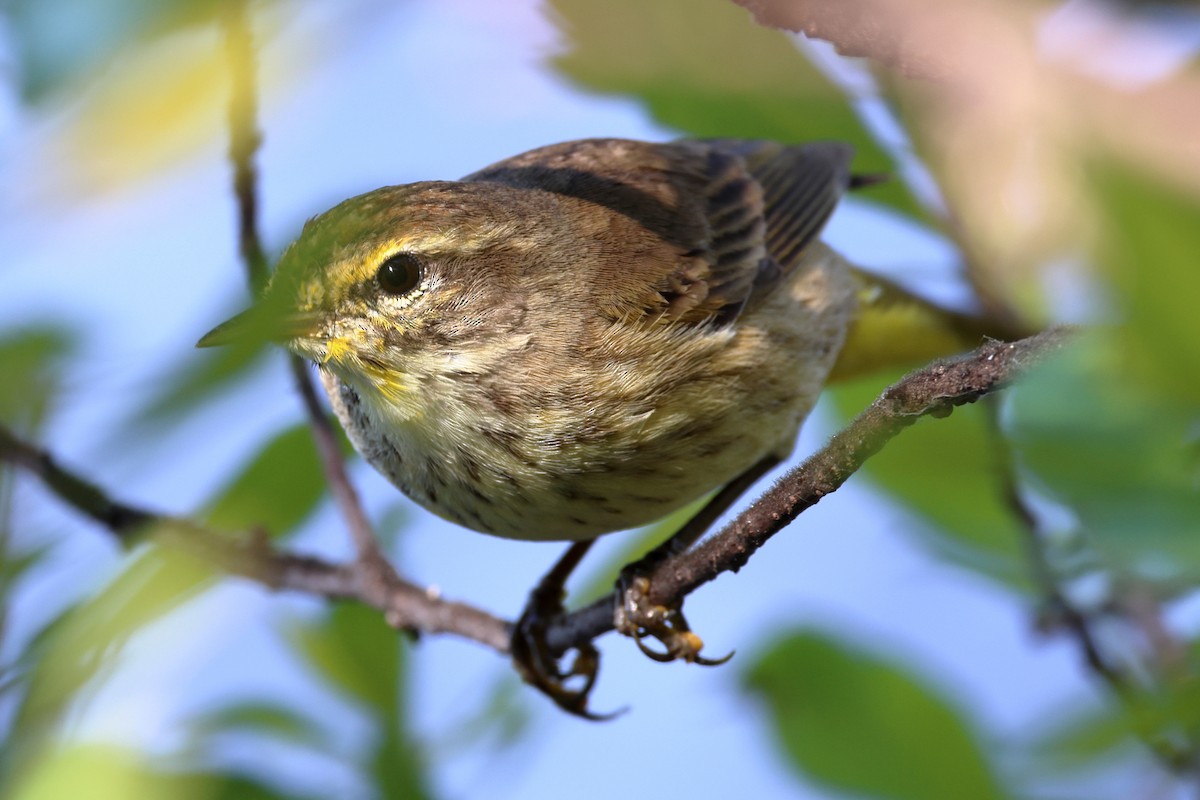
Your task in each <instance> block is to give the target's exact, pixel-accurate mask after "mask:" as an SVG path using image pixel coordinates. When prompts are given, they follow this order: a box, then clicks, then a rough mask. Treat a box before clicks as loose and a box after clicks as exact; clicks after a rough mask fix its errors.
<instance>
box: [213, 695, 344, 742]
mask: <svg viewBox="0 0 1200 800" xmlns="http://www.w3.org/2000/svg"><path fill="white" fill-rule="evenodd" d="M192 730H193V732H194V733H195V734H196V735H197V736H199V737H209V736H213V735H218V734H224V733H231V732H238V733H247V732H248V733H255V734H259V735H262V736H267V737H269V738H272V739H276V740H279V741H285V742H291V743H293V744H301V745H307V746H310V747H314V748H317V749H325V748H326V747H327V746H328V744H329V743H328V741H327V740H326V737H325V732H324V731H323V730H322V729H321V726H320V725H319V724H317V722H316V721H314V720H312V719H310V718H308V717H306V716H304V715H303V714H301V713H299V712H298V711H296V710H295V709H292V708H288V707H287V706H281V705H278V704H275V703H269V702H259V701H252V702H246V703H237V704H235V705H230V706H225V707H224V708H218V709H214V710H212V711H208V712H206V713H204V714H203V715H201V716H199V717H197V718H196V719H195V720H194V721H193V722H192Z"/></svg>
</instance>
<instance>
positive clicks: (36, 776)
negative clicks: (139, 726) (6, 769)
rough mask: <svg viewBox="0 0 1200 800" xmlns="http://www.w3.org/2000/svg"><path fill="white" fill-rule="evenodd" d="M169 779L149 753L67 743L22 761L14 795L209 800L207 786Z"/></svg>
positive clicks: (22, 799) (24, 798)
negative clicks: (149, 759)
mask: <svg viewBox="0 0 1200 800" xmlns="http://www.w3.org/2000/svg"><path fill="white" fill-rule="evenodd" d="M168 783H170V781H169V780H167V779H165V778H164V776H162V775H160V774H156V773H155V772H153V771H152V770H151V769H150V768H149V767H148V765H147V763H146V761H145V756H142V755H141V754H139V753H136V752H134V751H133V750H128V749H124V748H119V747H113V746H107V745H66V746H63V747H57V748H54V749H52V750H50V751H49V752H47V753H45V754H44V755H43V756H42V757H41V758H39V759H37V760H36V761H34V762H32V763H27V764H24V765H22V775H21V777H20V778H19V779H18V780H17V781H16V788H15V791H14V792H13V793H12V794H11V795H9V796H10V797H12V798H13V800H62V799H63V798H66V797H86V798H88V800H138V799H139V798H153V797H171V798H172V800H204V798H205V793H204V792H203V791H199V790H200V789H201V787H199V786H195V785H193V786H192V787H190V788H191V789H192V790H191V791H185V790H183V789H184V787H182V786H170V787H169V788H170V789H171V791H170V793H167V792H166V790H167V789H168Z"/></svg>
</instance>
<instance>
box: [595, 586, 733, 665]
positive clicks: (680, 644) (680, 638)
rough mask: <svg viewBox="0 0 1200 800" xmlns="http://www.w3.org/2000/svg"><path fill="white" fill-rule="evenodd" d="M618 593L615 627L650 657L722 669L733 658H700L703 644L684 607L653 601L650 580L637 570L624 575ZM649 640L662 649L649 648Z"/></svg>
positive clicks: (728, 656) (729, 655) (731, 656)
mask: <svg viewBox="0 0 1200 800" xmlns="http://www.w3.org/2000/svg"><path fill="white" fill-rule="evenodd" d="M617 593H618V595H619V598H620V602H619V604H618V605H617V610H616V615H615V617H614V620H613V621H614V623H615V625H616V628H617V630H618V631H619V632H621V633H623V634H625V635H626V636H628V637H630V638H632V639H633V640H634V642H636V643H637V646H638V649H639V650H641V651H642V652H643V653H644V654H646V656H647V657H649V658H652V659H653V660H655V661H660V662H663V663H666V662H668V661H679V660H683V661H686V662H688V663H689V664H700V665H701V666H705V667H715V666H719V665H721V664H724V663H725V662H726V661H728V660H729V659H731V658H733V653H732V652H731V653H729V654H728V655H726V656H724V657H722V658H707V657H705V656H702V655H700V651H701V650H702V649H703V648H704V641H703V640H702V639H701V638H700V637H699V636H697V635H696V634H695V632H693V631H692V629H691V628H690V627H688V623H687V619H686V618H685V617H684V616H683V607H682V605H681V604H677V605H673V606H664V605H658V604H656V603H653V602H651V600H650V579H649V578H647V577H646V576H644V575H639V574H637V573H636V572H634V571H628V572H623V573H621V577H620V579H619V580H618V581H617ZM646 639H657V640H658V642H659V643H660V644H661V645H662V646H663V649H662V650H661V651H660V650H657V649H654V648H652V647H650V646H648V645H647V644H646Z"/></svg>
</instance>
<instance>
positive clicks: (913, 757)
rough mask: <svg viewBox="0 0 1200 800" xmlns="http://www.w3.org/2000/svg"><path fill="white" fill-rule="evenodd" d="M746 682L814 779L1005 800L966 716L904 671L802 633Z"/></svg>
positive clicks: (888, 792)
mask: <svg viewBox="0 0 1200 800" xmlns="http://www.w3.org/2000/svg"><path fill="white" fill-rule="evenodd" d="M745 684H746V686H747V688H748V689H750V690H751V691H753V692H754V693H755V694H757V695H759V696H760V697H761V698H762V700H763V701H765V702H766V703H767V706H768V708H769V710H770V712H771V715H772V720H773V722H774V731H775V734H776V736H777V737H778V740H779V743H780V744H781V745H782V747H783V750H784V752H785V754H786V755H787V756H788V758H789V759H790V761H791V763H792V765H793V766H794V767H796V768H797V769H798V770H800V771H801V772H802V773H803V774H804V776H805V777H806V778H808V779H809V780H812V781H815V782H817V783H820V784H822V785H824V786H826V787H829V788H831V789H834V790H836V791H840V792H845V793H847V794H853V795H855V796H865V797H872V798H889V799H891V798H894V799H895V800H941V798H945V800H962V799H963V798H968V797H969V798H972V800H989V798H1001V797H1005V796H1006V794H1005V792H1004V791H1003V790H1002V788H1001V786H1000V785H999V784H998V782H997V780H996V778H995V776H994V774H993V771H992V768H991V766H990V765H989V764H988V761H987V759H986V758H985V756H984V753H983V751H982V750H981V748H980V746H979V744H978V742H977V741H976V737H975V734H974V733H973V731H972V730H971V728H970V726H969V725H968V724H967V722H966V721H965V720H964V719H963V717H962V715H961V713H960V712H959V711H958V710H957V709H955V708H954V706H953V704H951V703H950V702H948V701H947V700H945V699H944V698H942V697H940V696H939V695H938V693H937V692H935V691H933V690H932V689H931V688H929V687H928V686H927V685H926V684H925V683H924V682H923V681H922V680H919V679H918V678H916V677H914V676H913V675H911V674H909V672H908V671H907V670H906V669H904V668H902V667H900V666H899V665H897V664H894V663H889V662H888V661H885V660H883V659H881V658H879V657H877V656H873V655H869V654H867V653H865V652H861V651H859V650H856V649H853V648H851V647H849V646H847V645H845V644H843V643H841V642H838V641H836V640H834V639H832V638H830V637H827V636H825V635H823V634H820V633H815V632H794V633H791V634H789V635H787V636H784V637H783V638H781V639H779V640H777V641H776V642H775V643H774V644H773V645H772V646H771V647H770V649H769V650H768V651H767V652H766V653H764V654H762V655H761V656H760V657H759V658H757V659H756V660H755V661H754V662H753V663H752V664H751V665H750V667H749V670H748V671H747V673H746V675H745Z"/></svg>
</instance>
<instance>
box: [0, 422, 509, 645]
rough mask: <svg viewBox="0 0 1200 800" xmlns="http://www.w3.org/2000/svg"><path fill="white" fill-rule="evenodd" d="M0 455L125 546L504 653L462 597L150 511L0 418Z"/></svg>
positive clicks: (500, 623)
mask: <svg viewBox="0 0 1200 800" xmlns="http://www.w3.org/2000/svg"><path fill="white" fill-rule="evenodd" d="M0 462H7V463H10V464H12V465H14V466H16V467H19V468H21V469H23V470H25V471H27V472H29V473H30V474H32V475H35V476H37V477H38V478H40V479H41V480H42V482H43V483H44V484H45V485H46V487H47V488H48V489H50V491H52V492H53V493H54V494H55V495H56V496H57V497H58V498H59V499H60V500H62V501H63V502H64V503H66V504H67V505H68V506H70V507H71V508H73V509H75V510H76V511H78V512H79V513H81V514H82V515H83V516H85V517H87V518H88V519H91V520H92V521H94V522H97V523H99V524H100V525H101V526H103V527H104V528H105V529H106V530H108V531H109V532H110V533H112V534H113V535H114V537H116V539H117V540H118V541H119V542H121V544H123V545H125V546H130V545H132V544H134V543H136V542H138V541H140V540H142V539H143V538H149V539H152V540H153V541H156V542H158V543H160V544H162V545H164V546H170V547H177V548H179V549H181V550H184V551H186V552H189V553H192V554H194V555H197V556H199V557H202V558H204V559H206V560H207V561H209V562H210V563H212V564H214V565H215V566H217V567H218V568H220V569H221V570H224V571H225V572H228V573H230V574H232V575H238V576H241V577H244V578H249V579H251V580H254V581H257V582H258V583H261V584H263V585H265V586H267V587H269V588H272V589H276V590H291V591H297V592H303V593H305V594H311V595H316V596H319V597H325V598H329V599H334V600H357V601H360V602H363V603H366V604H367V605H370V606H373V607H375V608H377V609H379V610H380V611H382V612H383V613H384V614H385V616H386V617H387V619H388V622H389V623H391V624H392V625H394V626H395V627H397V628H405V629H409V630H414V631H420V632H423V633H453V634H456V635H458V636H461V637H463V638H466V639H470V640H472V641H475V642H478V643H480V644H483V645H486V646H487V647H490V648H492V649H493V650H496V651H497V652H500V653H507V652H508V641H509V636H510V634H511V629H510V625H509V623H508V622H506V621H505V620H502V619H500V618H498V617H495V616H493V615H491V614H488V613H487V612H486V611H483V610H481V609H479V608H475V607H474V606H470V605H467V604H465V603H459V602H454V601H450V600H445V599H443V598H441V597H439V596H438V595H437V593H435V592H431V591H429V590H427V589H424V588H422V587H420V586H417V585H415V584H413V583H410V582H408V581H403V580H400V579H398V578H396V579H394V580H391V581H389V582H387V584H386V585H385V586H384V587H383V588H382V589H380V588H378V587H371V586H368V585H364V577H365V576H364V574H363V570H362V569H361V565H360V564H358V563H351V564H336V563H333V562H329V561H325V560H323V559H319V558H315V557H312V556H307V555H303V554H299V553H292V552H287V551H279V550H276V549H274V548H273V546H272V545H271V543H270V542H269V541H268V540H267V539H266V538H265V537H264V536H263V535H262V534H261V532H249V533H245V534H243V535H239V536H231V535H229V534H228V533H225V532H222V531H216V530H213V529H211V528H208V527H206V526H204V525H201V524H199V523H196V522H193V521H191V520H187V519H181V518H178V517H171V516H167V515H163V514H157V513H155V512H153V511H149V510H147V509H144V508H138V507H137V506H134V505H131V504H129V503H124V502H121V501H119V500H116V499H114V498H112V497H111V496H109V495H108V494H107V493H106V492H105V491H104V490H103V489H101V488H100V487H98V486H96V485H95V484H93V483H91V482H90V481H88V480H86V479H84V478H82V477H81V476H79V475H77V474H75V473H73V472H71V471H70V470H67V469H65V468H63V467H62V466H60V465H59V464H58V462H57V461H56V460H55V459H54V457H53V456H51V454H50V453H48V452H46V451H45V450H42V449H40V448H38V447H36V446H35V445H32V444H30V443H28V442H25V441H23V440H21V439H20V438H18V437H17V436H16V435H15V434H13V433H12V431H10V430H9V429H8V428H6V427H4V426H3V425H0Z"/></svg>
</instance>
